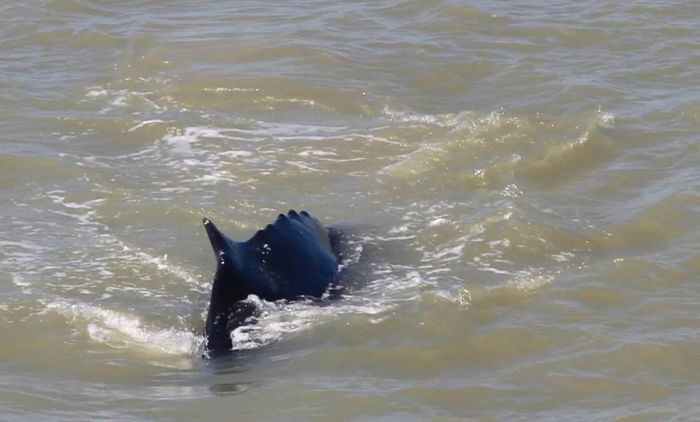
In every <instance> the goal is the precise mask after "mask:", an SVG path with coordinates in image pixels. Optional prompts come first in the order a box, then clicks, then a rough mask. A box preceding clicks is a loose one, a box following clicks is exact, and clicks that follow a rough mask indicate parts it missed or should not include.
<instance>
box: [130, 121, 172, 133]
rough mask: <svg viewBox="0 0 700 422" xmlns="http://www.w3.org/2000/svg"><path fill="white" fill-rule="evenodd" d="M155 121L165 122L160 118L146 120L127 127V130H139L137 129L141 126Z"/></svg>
mask: <svg viewBox="0 0 700 422" xmlns="http://www.w3.org/2000/svg"><path fill="white" fill-rule="evenodd" d="M153 123H165V121H163V120H159V119H153V120H144V121H143V122H141V123H139V124H137V125H136V126H132V127H130V128H129V129H127V132H133V131H135V130H137V129H140V128H142V127H144V126H147V125H151V124H153Z"/></svg>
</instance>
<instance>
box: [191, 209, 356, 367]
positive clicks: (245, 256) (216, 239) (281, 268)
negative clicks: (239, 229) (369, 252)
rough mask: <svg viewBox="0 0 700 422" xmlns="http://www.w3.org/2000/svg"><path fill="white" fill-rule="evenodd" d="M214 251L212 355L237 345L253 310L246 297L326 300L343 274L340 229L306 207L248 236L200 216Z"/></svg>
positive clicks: (208, 328)
mask: <svg viewBox="0 0 700 422" xmlns="http://www.w3.org/2000/svg"><path fill="white" fill-rule="evenodd" d="M202 222H203V224H204V229H205V230H206V233H207V236H208V237H209V242H210V243H211V247H212V249H213V251H214V256H215V257H216V273H215V274H214V279H213V282H212V287H211V298H210V300H209V310H208V312H207V319H206V323H205V327H204V331H205V337H206V350H207V354H208V355H209V356H216V355H217V354H220V353H226V352H230V351H231V350H232V349H233V342H232V339H231V332H232V331H233V330H235V329H236V327H239V326H241V325H243V324H245V323H246V321H247V320H249V319H250V317H251V316H253V315H254V314H255V305H253V303H252V302H251V301H247V300H246V299H247V298H248V297H249V296H251V295H255V296H257V297H258V298H260V299H263V300H266V301H271V302H274V301H279V300H287V301H293V300H299V299H311V300H322V299H323V298H324V295H326V296H327V295H328V293H329V292H330V291H332V290H333V289H334V286H337V285H338V283H339V281H340V274H341V268H342V266H341V258H342V254H341V252H340V237H341V236H340V232H339V231H338V230H335V229H332V228H329V227H326V226H324V225H323V224H322V223H321V222H320V221H319V220H318V219H316V218H315V217H312V216H311V215H310V214H309V213H308V212H306V211H301V212H298V213H297V212H296V211H294V210H290V211H289V212H288V213H287V214H280V215H279V216H278V217H277V219H276V220H275V221H274V222H273V223H271V224H268V225H267V226H266V227H265V228H263V229H261V230H258V231H257V232H256V233H255V234H254V235H253V236H252V237H251V238H250V239H248V240H247V241H245V242H238V241H234V240H232V239H231V238H229V237H228V236H227V235H225V234H224V233H223V232H222V231H221V230H219V228H217V227H216V225H215V224H214V223H213V222H212V221H211V220H209V219H208V218H204V219H203V220H202Z"/></svg>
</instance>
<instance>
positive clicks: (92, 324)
mask: <svg viewBox="0 0 700 422" xmlns="http://www.w3.org/2000/svg"><path fill="white" fill-rule="evenodd" d="M46 308H47V310H53V311H56V312H58V313H60V314H62V315H63V316H65V317H66V318H68V319H69V320H71V321H72V322H74V323H79V324H84V327H85V330H86V331H87V333H88V335H89V336H90V338H91V339H93V340H95V341H97V342H100V343H103V344H107V345H109V346H111V347H115V348H129V347H134V346H136V347H139V348H144V349H148V350H151V351H157V352H164V353H167V354H173V355H192V354H195V353H196V352H197V350H198V349H199V347H200V345H201V343H202V341H203V339H202V338H201V337H198V336H196V335H195V334H193V333H190V332H187V331H183V330H178V329H174V328H170V329H158V328H152V327H146V326H144V325H143V322H142V321H141V320H140V319H139V318H138V317H137V316H135V315H129V314H127V313H124V312H117V311H113V310H109V309H103V308H100V307H97V306H92V305H86V304H84V303H74V304H71V303H68V302H63V301H58V302H52V303H49V304H48V305H47V307H46Z"/></svg>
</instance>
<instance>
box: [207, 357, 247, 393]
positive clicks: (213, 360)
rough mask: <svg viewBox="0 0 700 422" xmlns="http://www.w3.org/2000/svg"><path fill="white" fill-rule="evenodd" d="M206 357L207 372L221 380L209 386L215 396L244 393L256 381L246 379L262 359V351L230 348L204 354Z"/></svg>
mask: <svg viewBox="0 0 700 422" xmlns="http://www.w3.org/2000/svg"><path fill="white" fill-rule="evenodd" d="M202 357H204V358H205V362H204V367H205V369H206V371H207V372H209V373H210V374H211V375H212V376H214V377H215V378H216V379H217V380H220V381H221V382H216V383H214V384H211V385H210V386H209V392H210V393H212V394H213V395H215V396H233V395H239V394H244V393H246V392H247V391H249V390H250V389H251V388H253V387H254V386H255V385H256V384H257V382H256V381H245V380H241V378H246V377H247V376H249V374H251V373H252V372H253V371H252V369H253V367H254V366H255V364H256V362H258V361H259V360H260V351H259V350H258V349H252V350H229V351H226V352H217V353H216V354H215V356H211V355H209V356H204V355H203V356H202Z"/></svg>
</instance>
